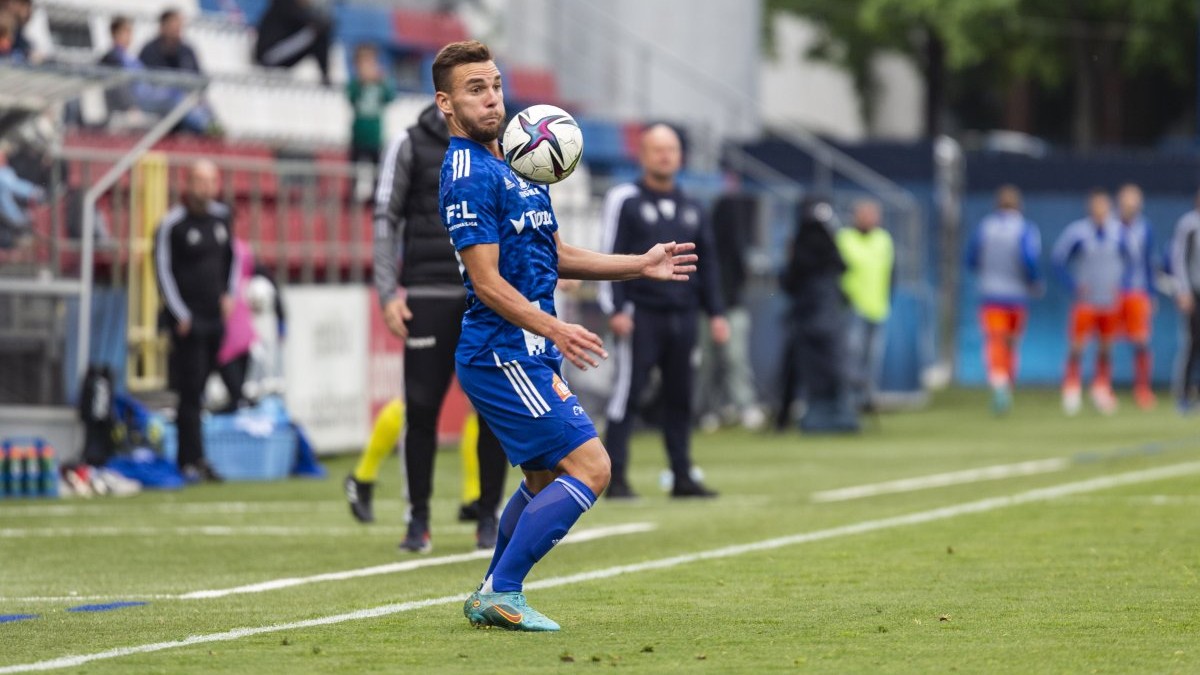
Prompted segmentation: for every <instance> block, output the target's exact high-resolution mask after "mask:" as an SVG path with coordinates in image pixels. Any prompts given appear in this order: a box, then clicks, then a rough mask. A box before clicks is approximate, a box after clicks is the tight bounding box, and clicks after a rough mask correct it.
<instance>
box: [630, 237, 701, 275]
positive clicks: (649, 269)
mask: <svg viewBox="0 0 1200 675" xmlns="http://www.w3.org/2000/svg"><path fill="white" fill-rule="evenodd" d="M694 250H696V245H695V244H693V243H692V242H685V243H682V244H677V243H675V242H673V241H669V242H667V243H665V244H656V245H655V246H654V248H652V249H650V250H649V251H646V252H645V253H644V254H642V258H643V263H644V264H643V265H642V277H643V278H646V279H657V280H658V281H687V280H688V274H690V273H692V272H695V271H696V265H695V263H696V260H697V259H698V257H697V256H696V254H695V253H692V251H694Z"/></svg>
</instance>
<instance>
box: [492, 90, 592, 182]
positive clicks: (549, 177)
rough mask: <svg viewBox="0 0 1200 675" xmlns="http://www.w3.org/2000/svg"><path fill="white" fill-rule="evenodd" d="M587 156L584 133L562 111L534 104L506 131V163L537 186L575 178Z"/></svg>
mask: <svg viewBox="0 0 1200 675" xmlns="http://www.w3.org/2000/svg"><path fill="white" fill-rule="evenodd" d="M582 156H583V132H581V131H580V130H579V124H577V123H576V122H575V119H574V118H573V117H571V116H570V115H569V114H567V111H565V110H563V109H562V108H556V107H555V106H552V105H533V106H529V107H528V108H526V109H524V110H522V111H521V112H519V113H517V114H516V116H515V117H513V118H512V121H510V122H509V123H508V127H507V128H506V129H505V130H504V161H506V162H508V165H509V166H510V167H512V170H513V171H516V172H517V173H518V174H520V175H521V177H523V178H525V179H527V180H530V181H533V182H534V183H543V184H550V183H557V182H558V181H560V180H562V179H564V178H566V177H567V176H570V175H571V172H572V171H574V170H575V167H576V166H577V165H578V164H579V158H580V157H582Z"/></svg>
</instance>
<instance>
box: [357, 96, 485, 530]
mask: <svg viewBox="0 0 1200 675" xmlns="http://www.w3.org/2000/svg"><path fill="white" fill-rule="evenodd" d="M449 144H450V133H449V131H448V130H447V127H446V120H445V118H444V117H443V116H442V113H441V112H440V111H438V109H437V106H434V105H430V106H429V107H427V108H425V109H424V110H423V111H422V112H421V115H420V117H419V118H418V120H417V123H416V124H415V125H413V126H412V127H409V128H408V130H406V131H405V132H404V133H403V134H401V135H400V137H399V138H397V139H395V140H394V141H393V142H392V143H391V144H390V145H389V146H388V148H387V151H386V152H385V155H384V159H383V166H382V173H381V174H380V177H379V186H378V190H377V191H376V194H375V288H376V290H377V291H378V292H379V301H380V303H381V304H382V305H383V308H384V318H385V320H386V321H387V324H388V328H389V329H390V330H391V331H392V332H393V333H394V334H395V335H396V336H397V337H399V338H400V339H402V340H404V393H405V403H406V405H405V409H406V417H407V428H406V429H405V436H404V465H405V472H406V474H407V477H408V499H409V504H410V505H411V507H412V512H411V517H410V521H409V528H408V535H407V536H406V537H405V540H404V542H402V543H401V546H402V547H403V548H405V549H408V550H414V551H417V550H427V546H426V545H423V542H427V541H428V533H429V497H430V495H431V494H432V492H433V485H432V483H433V459H434V452H435V451H436V450H437V420H438V413H439V411H440V410H441V407H442V400H443V399H444V398H445V396H446V390H447V388H448V387H449V386H450V378H451V376H453V375H454V350H455V348H456V347H457V346H458V335H459V332H460V331H461V330H462V317H463V312H464V311H466V290H465V289H464V288H463V283H462V275H461V273H460V272H459V269H458V258H457V257H456V256H455V254H454V245H453V244H451V243H450V235H449V234H447V232H446V227H445V226H444V225H443V224H442V217H441V212H440V211H441V208H440V206H439V200H438V182H439V179H440V175H441V169H442V160H443V159H444V158H445V156H446V148H447V147H448V146H449ZM397 263H399V267H400V269H399V273H397ZM401 288H403V289H404V292H401V291H400V289H401ZM478 452H479V487H480V496H479V513H480V519H479V528H478V530H477V543H478V545H479V547H480V548H490V547H492V546H494V545H495V538H496V509H497V507H498V506H499V504H500V497H501V494H502V492H503V490H504V476H505V472H506V471H507V469H508V464H507V462H508V460H507V459H506V458H505V456H504V451H503V450H502V449H501V448H500V442H499V441H498V440H497V439H496V436H495V434H493V433H492V431H491V429H489V428H488V426H487V423H486V422H484V420H483V418H482V417H480V418H479V448H478Z"/></svg>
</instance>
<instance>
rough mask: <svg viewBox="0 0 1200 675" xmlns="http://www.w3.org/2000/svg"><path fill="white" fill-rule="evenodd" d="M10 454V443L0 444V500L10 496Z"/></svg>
mask: <svg viewBox="0 0 1200 675" xmlns="http://www.w3.org/2000/svg"><path fill="white" fill-rule="evenodd" d="M11 452H12V443H9V442H8V441H4V442H3V443H0V499H2V498H4V497H7V496H9V495H10V494H12V474H11V472H10V471H11V470H10V469H9V453H11Z"/></svg>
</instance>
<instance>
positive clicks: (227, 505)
mask: <svg viewBox="0 0 1200 675" xmlns="http://www.w3.org/2000/svg"><path fill="white" fill-rule="evenodd" d="M374 503H375V506H376V507H383V508H387V509H393V510H397V511H399V510H400V509H401V508H402V507H403V506H404V505H405V503H404V502H402V501H400V500H399V499H376V500H375V502H374ZM345 510H346V503H345V502H344V501H343V502H333V501H323V502H314V501H278V502H274V501H272V502H266V501H264V502H245V501H237V502H183V503H173V502H165V503H159V504H146V503H144V502H142V501H140V500H137V499H134V500H133V501H131V502H128V501H127V502H113V501H101V500H78V499H76V500H74V501H71V502H68V503H66V504H63V503H55V502H46V503H41V504H28V503H26V504H5V503H3V502H0V514H3V515H5V516H34V517H39V518H40V517H54V516H61V517H71V518H74V517H78V516H103V517H110V516H112V512H113V511H129V512H133V513H137V514H139V515H144V514H146V513H165V514H173V515H205V516H208V515H212V514H214V513H221V514H231V513H286V514H288V515H295V514H297V513H314V512H315V513H335V512H336V513H341V512H344V511H345Z"/></svg>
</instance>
